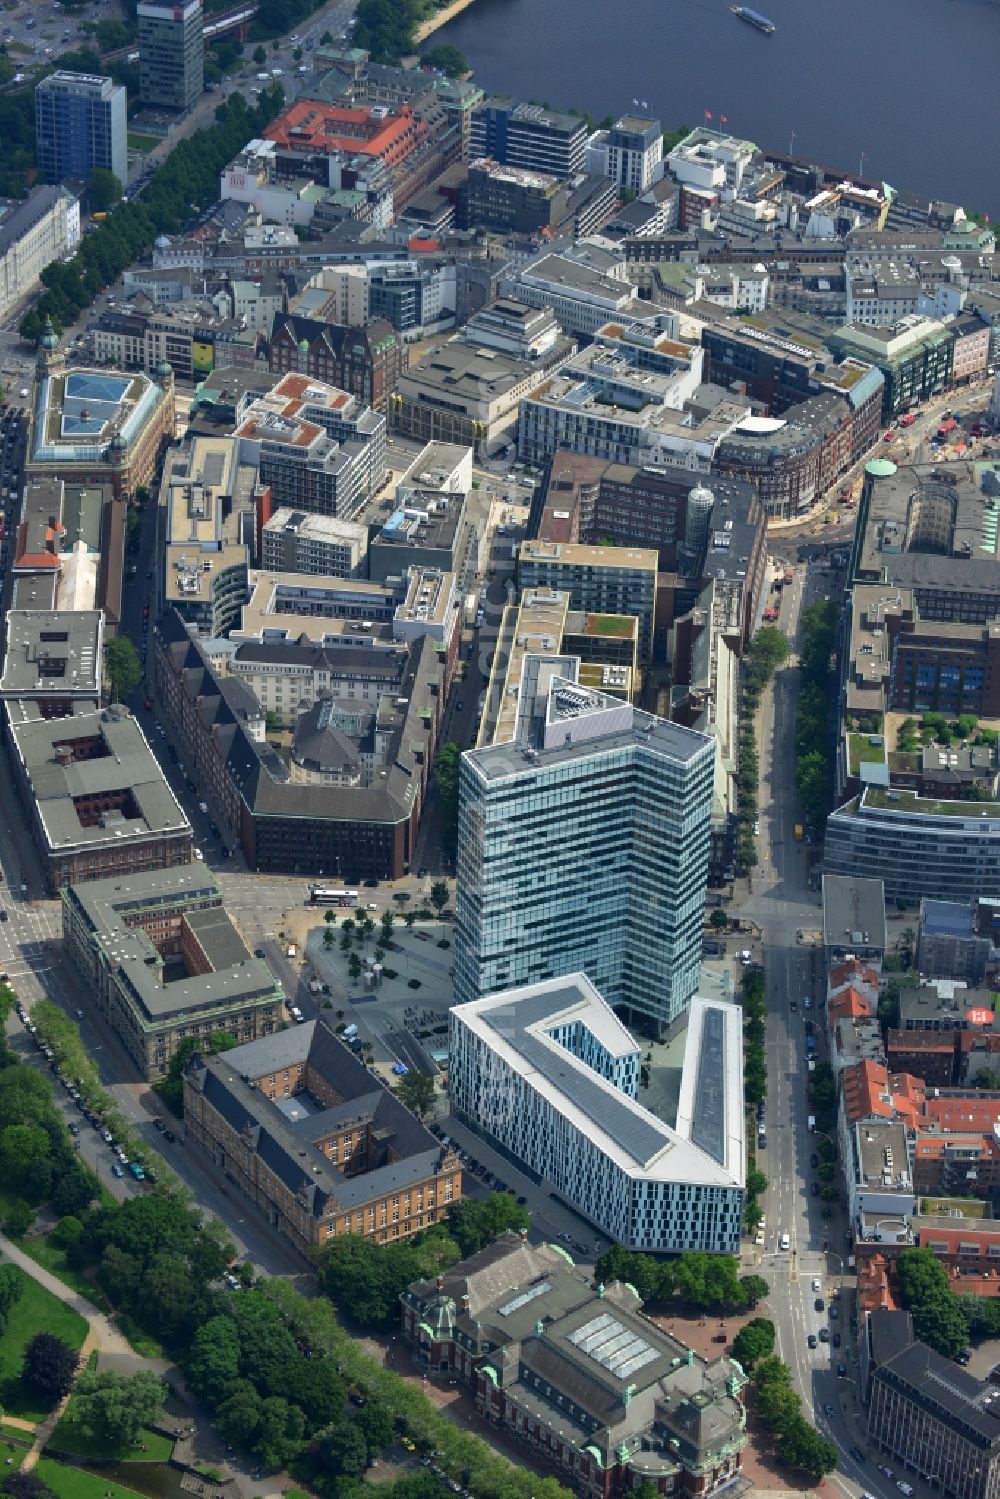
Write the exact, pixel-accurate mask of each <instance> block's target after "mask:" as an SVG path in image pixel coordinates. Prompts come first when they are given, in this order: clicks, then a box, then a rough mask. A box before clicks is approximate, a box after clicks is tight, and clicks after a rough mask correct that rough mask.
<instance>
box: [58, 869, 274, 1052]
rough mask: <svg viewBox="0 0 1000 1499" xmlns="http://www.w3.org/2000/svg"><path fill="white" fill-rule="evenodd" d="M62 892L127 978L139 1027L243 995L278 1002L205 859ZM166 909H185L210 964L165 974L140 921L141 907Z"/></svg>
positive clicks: (218, 1008)
mask: <svg viewBox="0 0 1000 1499" xmlns="http://www.w3.org/2000/svg"><path fill="white" fill-rule="evenodd" d="M63 900H64V901H65V902H67V903H69V904H71V905H73V906H74V907H75V908H76V910H77V911H78V912H79V913H80V915H81V916H82V917H83V920H84V921H85V923H86V925H87V926H88V927H89V928H90V930H91V931H92V932H93V934H94V938H95V940H96V942H97V943H98V945H99V947H100V949H101V951H102V953H103V954H104V956H105V959H106V961H107V962H108V963H109V964H111V965H112V966H113V967H114V968H115V969H116V970H117V971H118V972H119V973H121V974H123V975H124V976H125V977H126V978H127V980H128V990H129V994H130V996H131V999H132V1002H133V1013H134V1014H135V1016H136V1019H137V1021H138V1023H139V1024H140V1025H141V1026H142V1028H143V1029H144V1030H155V1029H156V1027H157V1026H160V1025H165V1024H172V1023H174V1022H175V1021H176V1020H177V1018H178V1017H179V1016H185V1015H189V1016H191V1017H192V1018H194V1017H195V1016H197V1017H198V1018H200V1019H202V1020H207V1019H210V1018H211V1016H212V1015H213V1014H214V1013H219V1014H221V1013H223V1012H225V1011H229V1010H231V1009H232V1006H233V1005H234V1004H238V1003H239V1002H240V1001H241V1000H246V1001H247V1002H255V1003H256V1002H265V1003H266V1002H267V1001H268V1000H271V1001H273V1003H274V1004H275V1006H277V1005H278V1004H280V1002H281V1000H282V997H283V996H282V991H281V985H280V984H279V983H278V982H277V980H276V979H275V978H274V975H273V974H272V973H271V972H270V970H269V969H268V966H267V964H266V963H265V962H263V961H262V960H261V959H260V958H255V957H254V956H253V954H252V953H251V952H250V951H249V950H248V949H247V947H246V945H245V943H244V941H243V939H242V937H241V936H240V935H239V933H238V932H237V930H236V928H235V927H234V926H233V924H232V922H231V921H230V919H229V917H228V916H227V914H226V912H225V911H224V910H223V909H222V892H221V890H220V888H219V886H218V884H217V883H216V880H215V878H214V876H213V875H212V873H211V871H210V870H208V869H206V868H205V866H204V865H203V864H197V863H196V864H190V865H178V866H175V867H174V868H172V869H163V870H153V871H149V872H144V873H142V874H128V875H121V876H114V877H112V878H109V879H103V880H92V881H89V882H88V883H86V884H83V885H72V886H70V887H69V889H67V890H66V891H64V893H63ZM167 913H169V914H173V915H177V914H181V913H182V914H183V917H184V919H185V920H186V921H187V923H188V925H189V926H190V927H191V930H192V933H193V935H194V936H195V938H196V939H197V941H198V943H199V945H200V946H201V948H202V951H203V953H204V955H205V957H206V959H207V961H208V962H209V963H210V964H211V965H212V968H211V971H210V972H207V973H200V974H195V973H192V974H187V975H185V976H183V977H180V978H176V979H173V980H171V981H170V982H165V981H164V965H163V963H162V961H161V958H160V955H159V953H158V951H157V949H156V947H155V946H154V944H153V942H152V941H151V939H150V938H149V936H148V935H147V934H146V932H145V930H144V929H143V927H142V926H141V925H139V924H138V923H139V922H141V920H142V918H143V917H144V916H146V915H151V914H152V915H159V914H167ZM276 1018H277V1016H276Z"/></svg>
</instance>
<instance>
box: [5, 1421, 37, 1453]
mask: <svg viewBox="0 0 1000 1499" xmlns="http://www.w3.org/2000/svg"><path fill="white" fill-rule="evenodd" d="M0 1437H3V1438H4V1439H5V1440H7V1441H9V1442H24V1443H25V1445H26V1446H28V1447H30V1446H31V1444H32V1442H33V1441H34V1440H35V1434H34V1432H33V1431H25V1429H24V1427H23V1426H12V1425H11V1424H10V1422H9V1421H0Z"/></svg>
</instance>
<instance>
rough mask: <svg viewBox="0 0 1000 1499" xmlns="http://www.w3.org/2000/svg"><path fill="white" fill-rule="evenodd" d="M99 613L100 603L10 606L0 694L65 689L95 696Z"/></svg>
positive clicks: (61, 691) (99, 674)
mask: <svg viewBox="0 0 1000 1499" xmlns="http://www.w3.org/2000/svg"><path fill="white" fill-rule="evenodd" d="M103 626H104V616H103V614H102V612H101V610H99V609H92V610H81V611H78V612H72V611H69V610H59V611H55V610H47V609H32V610H25V609H11V610H9V611H8V614H7V653H6V655H5V657H4V662H3V676H2V677H0V696H3V697H23V696H32V697H33V696H36V695H38V694H41V693H44V694H52V695H55V696H59V695H61V694H64V693H65V694H70V695H72V696H88V697H92V698H94V699H95V700H98V699H99V698H100V696H101V677H102V672H103V664H104V663H103V658H102V651H101V647H102V643H103V635H104V629H103Z"/></svg>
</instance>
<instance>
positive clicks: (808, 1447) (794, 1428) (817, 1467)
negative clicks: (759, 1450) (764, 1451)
mask: <svg viewBox="0 0 1000 1499" xmlns="http://www.w3.org/2000/svg"><path fill="white" fill-rule="evenodd" d="M777 1450H778V1456H779V1457H780V1458H781V1460H782V1462H785V1463H788V1465H789V1466H790V1467H793V1468H802V1469H804V1471H805V1472H807V1473H808V1474H809V1475H810V1476H811V1477H812V1478H814V1479H816V1480H817V1481H818V1480H819V1479H821V1478H823V1477H824V1476H825V1475H826V1474H827V1473H833V1472H834V1471H835V1470H836V1468H837V1463H838V1458H839V1454H838V1452H837V1448H836V1447H835V1446H834V1444H833V1443H832V1442H828V1441H827V1440H826V1438H825V1437H823V1436H821V1435H820V1433H819V1432H818V1431H817V1430H816V1429H815V1427H814V1426H811V1425H810V1424H809V1422H808V1421H807V1420H806V1419H805V1417H804V1416H802V1415H801V1414H796V1415H794V1416H791V1417H789V1418H788V1419H787V1420H785V1421H784V1422H783V1423H782V1425H781V1427H780V1428H779V1431H778V1443H777Z"/></svg>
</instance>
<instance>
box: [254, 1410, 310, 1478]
mask: <svg viewBox="0 0 1000 1499" xmlns="http://www.w3.org/2000/svg"><path fill="white" fill-rule="evenodd" d="M305 1429H306V1419H305V1415H304V1413H303V1412H302V1410H301V1408H300V1407H299V1406H297V1405H291V1404H290V1403H289V1402H288V1401H287V1400H285V1399H284V1397H283V1396H281V1395H269V1396H268V1398H267V1399H266V1400H264V1401H262V1402H261V1408H260V1427H259V1430H258V1434H257V1441H256V1443H255V1444H254V1451H255V1452H256V1454H257V1456H258V1457H259V1458H260V1460H261V1462H262V1463H263V1464H264V1467H265V1468H271V1469H276V1468H284V1467H287V1465H288V1464H289V1463H290V1462H291V1461H292V1460H293V1459H294V1458H295V1457H297V1456H298V1454H299V1453H300V1452H301V1451H302V1449H303V1447H304V1446H305Z"/></svg>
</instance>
